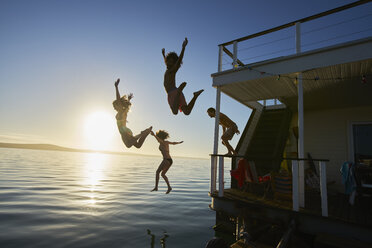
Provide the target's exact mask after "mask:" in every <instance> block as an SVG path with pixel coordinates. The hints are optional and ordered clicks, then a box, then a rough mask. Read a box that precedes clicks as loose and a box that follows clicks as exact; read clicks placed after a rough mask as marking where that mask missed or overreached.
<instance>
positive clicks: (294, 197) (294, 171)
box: [292, 160, 300, 212]
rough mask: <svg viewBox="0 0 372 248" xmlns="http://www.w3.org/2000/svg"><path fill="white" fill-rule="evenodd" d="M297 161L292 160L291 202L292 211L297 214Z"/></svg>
mask: <svg viewBox="0 0 372 248" xmlns="http://www.w3.org/2000/svg"><path fill="white" fill-rule="evenodd" d="M298 195H299V192H298V161H297V160H292V202H293V211H296V212H298V211H299V210H300V208H299V201H298Z"/></svg>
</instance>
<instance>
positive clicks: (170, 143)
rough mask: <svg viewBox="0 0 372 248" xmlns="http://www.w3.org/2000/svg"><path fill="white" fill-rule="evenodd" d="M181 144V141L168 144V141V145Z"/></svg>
mask: <svg viewBox="0 0 372 248" xmlns="http://www.w3.org/2000/svg"><path fill="white" fill-rule="evenodd" d="M182 143H183V141H180V142H170V141H168V144H170V145H178V144H182Z"/></svg>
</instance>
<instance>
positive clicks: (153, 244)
mask: <svg viewBox="0 0 372 248" xmlns="http://www.w3.org/2000/svg"><path fill="white" fill-rule="evenodd" d="M147 234H148V235H150V236H151V241H150V242H151V243H150V245H151V248H154V247H155V235H154V234H152V233H151V230H150V229H147Z"/></svg>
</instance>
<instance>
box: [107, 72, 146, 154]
mask: <svg viewBox="0 0 372 248" xmlns="http://www.w3.org/2000/svg"><path fill="white" fill-rule="evenodd" d="M119 82H120V79H118V80H116V82H115V92H116V100H114V101H113V103H112V105H113V106H114V109H115V110H116V111H117V114H116V125H117V126H118V129H119V133H120V135H121V139H122V141H123V143H124V145H125V146H126V147H128V148H130V147H132V146H134V147H136V148H140V147H141V146H142V145H143V142H145V140H146V138H147V136H148V135H149V134H150V132H151V130H152V127H149V128H147V129H145V130H143V131H142V132H141V133H140V134H137V135H136V136H133V133H132V130H130V129H129V128H128V127H127V116H128V111H129V109H130V106H131V105H132V103H131V102H130V100H131V99H132V98H133V94H132V93H130V94H129V95H123V96H122V97H120V93H119V89H118V87H119Z"/></svg>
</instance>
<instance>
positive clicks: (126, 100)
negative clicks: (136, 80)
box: [112, 93, 133, 111]
mask: <svg viewBox="0 0 372 248" xmlns="http://www.w3.org/2000/svg"><path fill="white" fill-rule="evenodd" d="M132 98H133V94H132V93H130V94H129V95H123V96H122V97H121V98H120V99H119V100H118V99H116V100H115V101H113V102H112V105H113V107H114V109H115V110H117V111H118V110H124V111H126V110H128V111H129V109H130V106H131V105H132V103H131V102H130V100H131V99H132Z"/></svg>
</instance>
